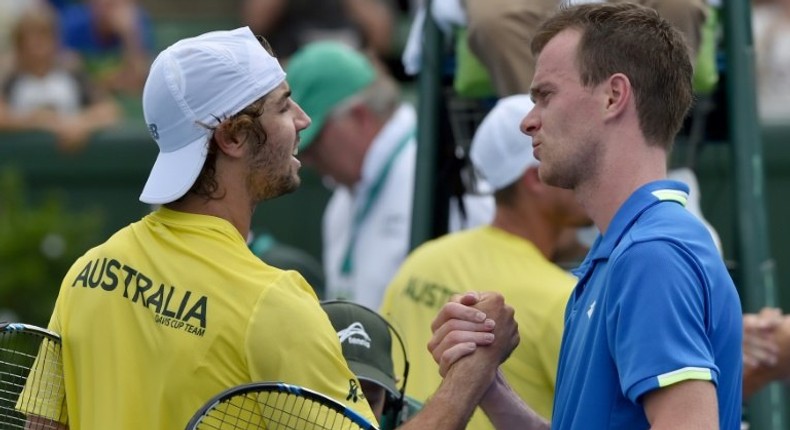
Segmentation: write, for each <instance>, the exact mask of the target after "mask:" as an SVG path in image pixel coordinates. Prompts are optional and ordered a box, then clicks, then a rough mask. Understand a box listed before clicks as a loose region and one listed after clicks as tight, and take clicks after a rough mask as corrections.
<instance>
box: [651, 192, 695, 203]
mask: <svg viewBox="0 0 790 430" xmlns="http://www.w3.org/2000/svg"><path fill="white" fill-rule="evenodd" d="M652 194H653V195H654V196H656V198H657V199H659V200H662V201H664V200H672V201H676V202H678V203H680V204H681V205H683V206H686V203H687V202H688V198H689V196H688V193H685V192H683V191H679V190H656V191H653V193H652Z"/></svg>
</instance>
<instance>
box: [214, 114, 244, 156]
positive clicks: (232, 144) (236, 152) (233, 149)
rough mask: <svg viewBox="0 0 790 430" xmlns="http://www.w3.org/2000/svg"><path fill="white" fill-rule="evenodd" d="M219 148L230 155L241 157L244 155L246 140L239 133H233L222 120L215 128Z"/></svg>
mask: <svg viewBox="0 0 790 430" xmlns="http://www.w3.org/2000/svg"><path fill="white" fill-rule="evenodd" d="M214 141H215V142H216V143H217V149H218V150H219V151H220V152H222V153H223V154H225V155H227V156H228V157H232V158H240V157H242V156H243V155H244V142H245V141H244V140H242V139H241V137H240V136H239V135H238V134H231V133H230V131H229V130H228V126H227V123H225V122H221V123H220V124H219V125H218V126H217V128H216V130H214Z"/></svg>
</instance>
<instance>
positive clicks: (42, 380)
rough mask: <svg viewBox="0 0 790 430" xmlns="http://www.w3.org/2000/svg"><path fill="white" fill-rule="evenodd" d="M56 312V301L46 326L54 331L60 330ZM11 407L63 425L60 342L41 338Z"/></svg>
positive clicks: (64, 397)
mask: <svg viewBox="0 0 790 430" xmlns="http://www.w3.org/2000/svg"><path fill="white" fill-rule="evenodd" d="M58 315H59V314H58V306H57V304H56V306H55V310H54V311H53V313H52V317H51V319H50V322H49V326H48V329H49V330H50V331H53V332H55V333H61V327H60V318H59V316H58ZM42 387H45V389H42ZM15 408H16V410H18V411H20V412H22V413H24V414H25V415H29V416H36V417H42V418H45V419H50V420H54V421H56V422H59V423H61V424H67V422H68V418H67V410H66V387H65V384H64V377H63V356H62V348H61V344H60V343H56V342H54V341H52V340H50V339H49V338H44V339H43V340H42V342H41V344H40V345H39V348H38V352H37V354H36V358H35V360H34V361H33V365H32V366H31V368H30V373H29V374H28V375H27V380H26V381H25V386H24V388H23V389H22V392H21V393H20V394H19V398H18V399H17V402H16V404H15Z"/></svg>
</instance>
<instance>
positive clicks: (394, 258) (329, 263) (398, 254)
mask: <svg viewBox="0 0 790 430" xmlns="http://www.w3.org/2000/svg"><path fill="white" fill-rule="evenodd" d="M416 126H417V113H416V111H415V109H414V107H413V106H411V105H409V104H403V105H401V106H400V107H399V108H398V109H397V110H396V112H395V113H394V114H393V115H392V117H391V118H390V120H389V121H388V122H387V123H386V124H385V125H384V127H383V128H382V130H381V131H380V132H379V134H378V135H377V136H376V137H375V139H374V140H373V143H372V144H371V147H370V149H369V150H368V152H367V154H366V155H365V160H364V161H363V165H362V179H361V180H360V182H359V183H358V184H356V185H355V187H354V188H353V190H352V189H349V188H346V187H342V186H340V187H338V188H337V189H335V191H334V193H333V194H332V197H331V199H330V200H329V203H328V204H327V207H326V210H325V211H324V218H323V228H322V235H323V262H324V270H325V271H326V284H327V285H326V292H327V298H345V299H349V300H353V301H355V302H358V303H360V304H362V305H365V306H367V307H369V308H371V309H378V307H379V305H380V303H381V299H382V297H383V296H384V291H385V289H386V287H387V284H388V283H389V281H390V280H391V279H392V277H393V276H394V275H395V272H396V271H397V270H398V267H399V266H400V264H401V263H402V262H403V260H404V258H406V255H407V254H408V251H409V241H410V237H411V222H412V207H413V199H414V176H415V167H416V160H417V141H416V139H415V137H414V130H415V129H416ZM404 138H406V139H408V141H407V142H406V144H405V146H404V147H403V148H400V149H399V144H400V143H401V142H402V141H403V139H404ZM398 149H399V150H398ZM391 157H395V159H394V160H391ZM388 165H389V167H388V170H387V172H386V178H385V179H384V181H383V183H382V186H381V188H380V190H378V192H377V193H375V199H376V200H375V202H373V204H372V206H371V207H370V210H369V211H368V212H367V214H366V216H365V217H364V219H361V220H357V219H356V218H358V217H357V216H356V214H357V213H358V212H359V211H360V209H361V208H362V207H363V206H364V205H366V204H368V199H369V198H370V188H371V187H372V186H373V184H374V183H376V182H377V179H378V176H379V175H380V174H381V173H382V171H383V170H384V169H385V167H387V166H388ZM464 203H465V207H466V210H467V219H466V222H461V221H460V220H461V216H460V213H459V211H458V207H457V205H452V206H451V213H450V229H451V230H458V229H461V228H469V227H475V226H478V225H482V224H486V223H488V222H490V221H491V219H492V218H493V213H494V203H493V199H492V198H491V197H490V196H484V197H468V198H467V197H465V198H464ZM352 238H353V240H352ZM350 243H352V249H351V258H352V261H351V270H350V271H344V270H343V268H344V266H346V267H348V265H344V260H345V259H346V255H347V254H348V248H349V244H350Z"/></svg>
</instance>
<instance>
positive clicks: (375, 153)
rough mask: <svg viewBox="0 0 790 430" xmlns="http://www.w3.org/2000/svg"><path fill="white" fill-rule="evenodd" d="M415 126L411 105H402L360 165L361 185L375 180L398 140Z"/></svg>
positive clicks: (414, 113) (372, 144)
mask: <svg viewBox="0 0 790 430" xmlns="http://www.w3.org/2000/svg"><path fill="white" fill-rule="evenodd" d="M416 126H417V112H416V110H415V109H414V107H413V106H412V105H409V104H405V103H404V104H402V105H401V106H400V107H399V108H398V109H397V110H396V111H395V113H394V114H393V115H392V116H391V117H390V119H389V121H387V123H386V124H384V127H383V128H382V129H381V131H379V133H378V134H377V135H376V137H375V138H374V139H373V143H371V144H370V149H368V152H367V154H365V160H364V162H363V163H362V180H361V183H368V182H370V181H372V180H373V179H374V178H376V176H377V175H378V171H379V170H381V168H382V167H383V166H384V165H385V164H386V163H387V160H388V159H389V157H390V155H392V153H393V151H394V150H395V147H396V146H397V145H398V143H399V142H400V140H401V139H402V138H403V137H404V136H406V135H408V134H409V133H412V131H413V130H414V128H415V127H416Z"/></svg>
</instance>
